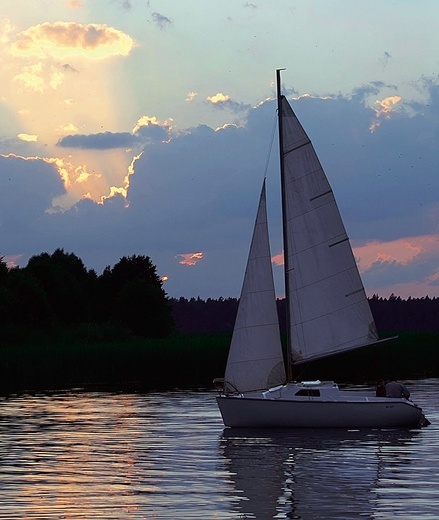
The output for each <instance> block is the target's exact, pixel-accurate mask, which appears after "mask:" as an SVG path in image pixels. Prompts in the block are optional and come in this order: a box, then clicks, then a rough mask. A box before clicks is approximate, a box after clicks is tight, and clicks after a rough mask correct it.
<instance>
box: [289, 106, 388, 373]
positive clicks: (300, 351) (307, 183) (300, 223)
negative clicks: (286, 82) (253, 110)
mask: <svg viewBox="0 0 439 520" xmlns="http://www.w3.org/2000/svg"><path fill="white" fill-rule="evenodd" d="M279 117H280V121H281V131H282V139H281V143H282V151H281V161H282V162H283V175H282V177H283V190H284V225H285V226H286V233H285V238H286V240H287V244H286V247H285V250H286V251H287V258H285V268H286V278H287V283H286V285H287V287H288V295H287V301H288V307H289V308H288V312H289V317H290V319H289V329H290V330H289V334H290V343H291V346H290V351H291V357H292V359H291V361H292V362H293V363H300V362H303V361H308V360H311V359H317V358H321V357H326V356H328V355H331V354H335V353H337V352H343V351H346V350H351V349H354V348H358V347H361V346H363V345H367V344H370V343H375V342H377V340H378V335H377V331H376V327H375V324H374V321H373V317H372V313H371V311H370V307H369V303H368V301H367V297H366V294H365V291H364V287H363V284H362V282H361V278H360V275H359V272H358V268H357V264H356V262H355V258H354V255H353V253H352V249H351V246H350V243H349V239H348V236H347V234H346V231H345V228H344V225H343V222H342V220H341V217H340V214H339V211H338V208H337V204H336V202H335V199H334V196H333V193H332V190H331V187H330V185H329V183H328V180H327V178H326V175H325V173H324V171H323V169H322V166H321V165H320V162H319V160H318V157H317V155H316V153H315V151H314V148H313V146H312V144H311V141H310V140H309V138H308V136H307V134H306V133H305V131H304V130H303V128H302V126H301V124H300V122H299V121H298V119H297V118H296V115H295V114H294V112H293V110H292V108H291V106H290V105H289V103H288V101H287V100H286V98H285V97H284V96H282V97H280V111H279Z"/></svg>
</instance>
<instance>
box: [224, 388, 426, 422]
mask: <svg viewBox="0 0 439 520" xmlns="http://www.w3.org/2000/svg"><path fill="white" fill-rule="evenodd" d="M217 402H218V406H219V409H220V412H221V415H222V418H223V421H224V424H225V426H228V427H232V428H233V427H235V428H416V427H420V426H421V425H422V423H423V421H424V420H425V418H424V415H423V413H422V409H421V408H419V407H418V406H416V405H414V404H413V403H412V402H410V401H407V400H405V399H386V398H382V399H371V400H364V401H358V400H357V401H349V400H346V401H317V400H267V399H264V398H246V397H239V396H218V397H217Z"/></svg>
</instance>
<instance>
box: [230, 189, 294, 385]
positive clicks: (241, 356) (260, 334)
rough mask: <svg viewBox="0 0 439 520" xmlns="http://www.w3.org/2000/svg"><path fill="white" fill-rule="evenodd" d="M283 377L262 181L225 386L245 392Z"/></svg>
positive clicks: (279, 382) (277, 382) (282, 361)
mask: <svg viewBox="0 0 439 520" xmlns="http://www.w3.org/2000/svg"><path fill="white" fill-rule="evenodd" d="M285 380H286V375H285V366H284V359H283V355H282V346H281V340H280V332H279V321H278V316H277V308H276V296H275V292H274V282H273V273H272V268H271V255H270V245H269V239H268V225H267V211H266V201H265V181H264V185H263V188H262V192H261V197H260V200H259V207H258V213H257V217H256V223H255V228H254V232H253V238H252V242H251V246H250V252H249V257H248V262H247V268H246V272H245V276H244V282H243V286H242V292H241V297H240V300H239V307H238V313H237V316H236V322H235V328H234V330H233V336H232V342H231V345H230V351H229V357H228V360H227V367H226V373H225V388H226V390H228V391H236V390H238V391H239V392H248V391H250V390H259V389H267V388H269V387H272V386H275V385H278V384H283V383H284V382H285Z"/></svg>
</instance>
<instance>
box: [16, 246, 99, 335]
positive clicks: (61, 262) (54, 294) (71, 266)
mask: <svg viewBox="0 0 439 520" xmlns="http://www.w3.org/2000/svg"><path fill="white" fill-rule="evenodd" d="M25 270H26V272H27V273H28V274H30V275H31V276H32V277H33V278H34V279H36V280H37V281H38V282H39V283H40V285H41V287H42V288H43V290H44V291H45V293H46V296H47V300H48V302H49V304H50V306H51V308H52V313H53V315H54V316H55V317H56V322H57V324H58V325H74V324H78V323H83V322H88V321H90V317H91V306H92V303H93V293H94V285H95V282H96V274H95V272H94V271H92V270H91V271H87V269H86V268H85V266H84V264H83V262H82V260H81V259H80V258H78V257H77V256H76V255H75V254H73V253H66V252H64V250H63V249H56V250H55V251H54V253H53V254H51V255H50V254H49V253H41V254H40V255H36V256H33V257H31V258H30V259H29V262H28V264H27V266H26V267H25Z"/></svg>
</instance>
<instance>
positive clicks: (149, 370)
mask: <svg viewBox="0 0 439 520" xmlns="http://www.w3.org/2000/svg"><path fill="white" fill-rule="evenodd" d="M229 343H230V334H206V335H197V334H190V335H175V336H172V337H169V338H165V339H151V340H136V339H132V340H122V339H121V340H119V341H109V340H105V341H104V340H99V339H96V338H94V339H93V340H90V339H87V340H82V341H78V338H72V337H69V336H65V337H60V338H58V339H51V340H49V339H48V338H46V337H34V338H32V340H29V341H27V342H26V343H25V344H23V343H20V344H15V345H12V344H9V345H8V344H4V345H2V346H1V347H0V392H1V393H2V394H7V393H15V392H25V391H39V390H55V389H66V388H77V387H86V388H95V389H103V390H107V389H108V390H123V389H139V390H145V391H147V390H168V389H174V388H211V387H212V380H213V378H215V377H221V376H223V374H224V367H225V363H226V359H227V353H228V348H229ZM392 374H395V375H396V376H397V377H398V378H400V379H414V378H423V377H439V333H408V332H407V333H401V334H400V336H399V338H398V339H397V340H394V341H391V342H388V343H382V344H380V345H377V346H374V347H368V348H366V349H360V350H357V351H352V352H350V353H347V354H342V355H338V356H333V357H331V358H328V359H326V360H321V361H315V362H313V363H310V364H308V365H307V366H303V365H301V366H299V367H297V368H296V372H295V374H294V378H295V379H297V380H301V379H315V378H319V379H331V380H332V379H334V380H336V381H338V382H346V383H348V382H352V383H364V382H372V381H375V380H376V379H379V378H381V377H382V378H384V379H385V378H387V377H389V376H390V375H392Z"/></svg>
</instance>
